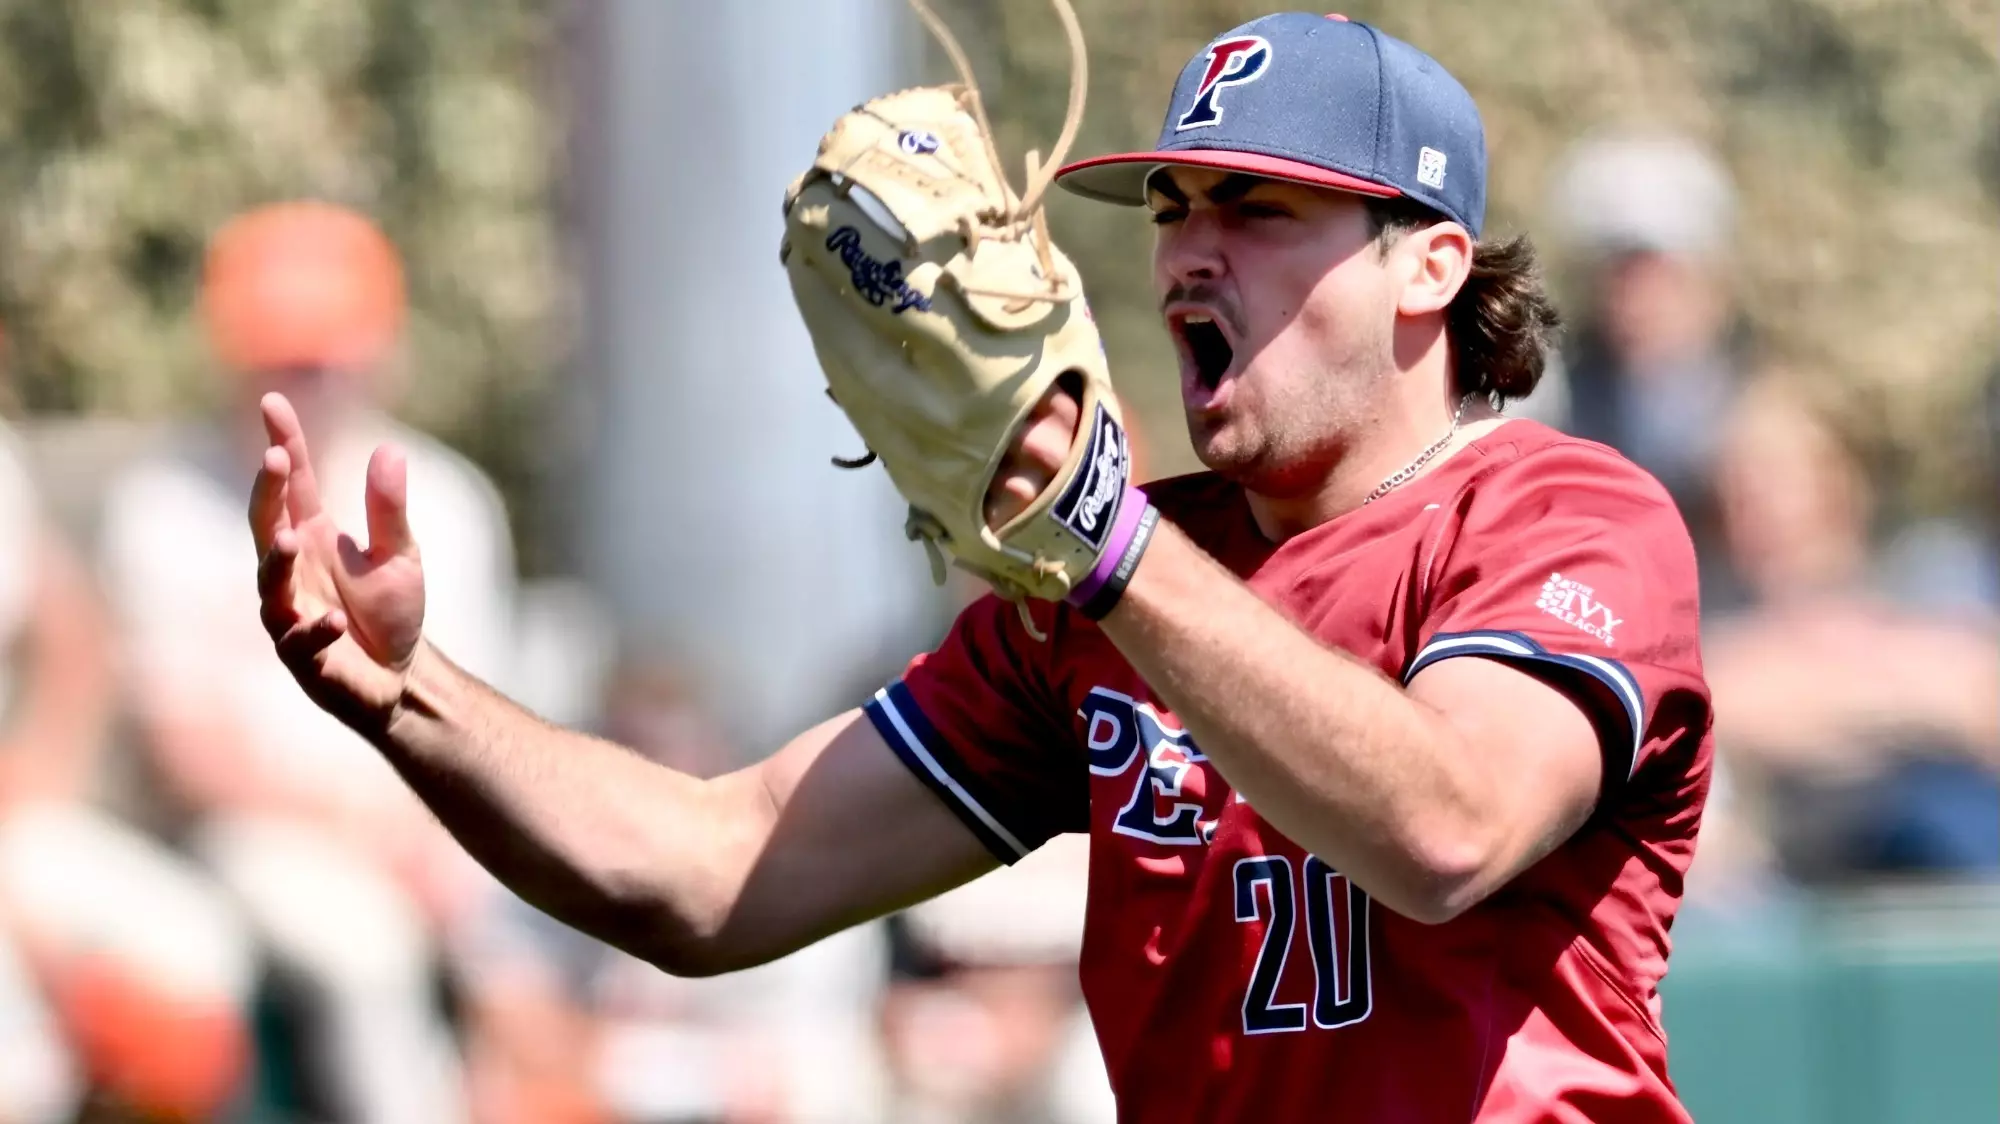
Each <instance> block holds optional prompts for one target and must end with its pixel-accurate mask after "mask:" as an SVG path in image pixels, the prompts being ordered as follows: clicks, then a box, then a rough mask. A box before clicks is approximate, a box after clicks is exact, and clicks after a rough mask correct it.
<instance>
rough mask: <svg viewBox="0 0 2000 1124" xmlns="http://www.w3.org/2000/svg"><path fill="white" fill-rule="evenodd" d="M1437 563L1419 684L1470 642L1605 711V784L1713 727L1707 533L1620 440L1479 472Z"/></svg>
mask: <svg viewBox="0 0 2000 1124" xmlns="http://www.w3.org/2000/svg"><path fill="white" fill-rule="evenodd" d="M1425 573H1426V579H1427V580H1426V587H1427V588H1426V590H1425V595H1424V597H1423V602H1424V610H1423V618H1422V623H1421V626H1420V628H1419V630H1418V645H1417V650H1416V652H1415V654H1414V655H1413V656H1412V658H1411V659H1410V661H1409V663H1408V665H1407V668H1406V670H1405V671H1404V674H1403V681H1404V682H1405V683H1407V682H1409V681H1410V680H1411V679H1413V678H1414V677H1415V676H1416V675H1417V673H1418V672H1421V671H1422V670H1424V669H1425V668H1427V667H1430V666H1431V665H1433V664H1435V663H1437V662H1439V661H1440V660H1446V659H1452V658H1454V657H1459V656H1481V657H1485V658H1488V659H1497V660H1502V661H1504V662H1507V663H1510V664H1514V665H1517V666H1519V667H1521V669H1522V670H1525V671H1528V672H1530V673H1532V674H1534V675H1535V676H1536V677H1537V678H1540V679H1542V680H1543V681H1545V682H1547V683H1549V684H1551V685H1552V686H1555V687H1556V688H1557V689H1559V690H1562V691H1563V692H1564V693H1566V694H1568V695H1570V696H1571V698H1573V699H1574V700H1575V701H1576V703H1577V705H1578V706H1579V707H1581V708H1582V709H1583V710H1584V711H1585V713H1586V714H1588V715H1589V716H1590V717H1591V720H1592V722H1593V724H1594V725H1595V726H1596V727H1597V730H1598V736H1599V741H1600V744H1601V746H1602V749H1603V753H1604V777H1605V788H1606V790H1607V791H1612V790H1615V789H1618V788H1622V787H1623V786H1624V784H1625V783H1626V782H1629V781H1630V780H1631V779H1632V777H1633V776H1634V775H1635V774H1636V773H1637V772H1638V770H1639V769H1640V768H1641V767H1642V765H1644V763H1645V762H1646V760H1647V759H1648V758H1649V757H1650V756H1653V755H1655V754H1658V753H1661V752H1664V751H1665V750H1667V749H1668V748H1670V747H1673V746H1677V745H1679V746H1688V747H1692V746H1693V745H1694V744H1695V743H1696V742H1698V741H1699V740H1700V739H1701V737H1702V735H1704V734H1705V733H1706V732H1707V727H1708V721H1709V703H1708V693H1707V688H1706V686H1705V685H1704V684H1703V682H1702V678H1701V667H1700V657H1699V646H1698V643H1699V616H1700V612H1699V601H1698V594H1697V587H1696V574H1695V557H1694V546H1693V544H1692V542H1691V541H1690V540H1689V538H1688V533H1687V528H1686V525H1685V524H1684V523H1683V521H1682V520H1681V517H1680V514H1679V512H1678V510H1677V509H1676V508H1675V507H1674V505H1673V501H1672V500H1671V499H1669V498H1668V496H1667V494H1666V491H1665V489H1663V488H1662V487H1661V486H1660V485H1659V484H1658V483H1657V482H1656V481H1654V480H1653V478H1652V477H1650V476H1648V475H1646V474H1645V473H1644V472H1643V471H1642V470H1640V469H1639V468H1637V467H1636V466H1634V465H1632V464H1631V463H1630V462H1629V461H1626V460H1625V459H1624V458H1622V457H1620V456H1618V455H1617V454H1616V453H1613V452H1611V451H1610V450H1608V449H1604V448H1603V447H1601V446H1596V445H1591V444H1587V443H1584V442H1564V443H1560V444H1556V445H1551V446H1546V447H1544V448H1542V449H1540V450H1537V451H1535V452H1533V453H1530V454H1527V455H1525V456H1522V457H1521V458H1519V459H1518V460H1515V461H1513V462H1511V463H1508V464H1505V465H1501V466H1499V467H1497V468H1495V469H1494V470H1492V471H1491V472H1490V473H1489V474H1487V475H1485V476H1483V477H1481V478H1479V479H1477V480H1476V481H1475V482H1474V484H1473V485H1472V486H1470V487H1469V488H1468V490H1467V491H1466V492H1464V493H1461V496H1460V500H1459V503H1458V504H1457V508H1456V511H1455V512H1454V519H1453V520H1452V521H1451V522H1450V523H1449V524H1447V526H1446V529H1445V530H1444V531H1443V532H1441V534H1440V536H1439V540H1438V543H1437V549H1436V553H1435V555H1434V558H1433V560H1432V561H1431V563H1430V565H1429V566H1428V567H1427V568H1426V571H1425Z"/></svg>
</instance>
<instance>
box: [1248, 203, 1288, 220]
mask: <svg viewBox="0 0 2000 1124" xmlns="http://www.w3.org/2000/svg"><path fill="white" fill-rule="evenodd" d="M1236 213H1237V214H1238V215H1240V216H1241V217H1243V218H1246V219H1288V218H1291V217H1292V211H1291V208H1289V207H1286V206H1285V205H1284V204H1282V203H1248V202H1245V203H1238V204H1237V205H1236Z"/></svg>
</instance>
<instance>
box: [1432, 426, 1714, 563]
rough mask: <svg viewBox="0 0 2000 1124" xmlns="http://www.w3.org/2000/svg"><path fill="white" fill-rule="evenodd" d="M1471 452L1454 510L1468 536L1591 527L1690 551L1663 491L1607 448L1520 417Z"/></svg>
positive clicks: (1679, 520)
mask: <svg viewBox="0 0 2000 1124" xmlns="http://www.w3.org/2000/svg"><path fill="white" fill-rule="evenodd" d="M1474 451H1475V452H1476V453H1477V455H1478V457H1479V463H1478V464H1477V466H1476V467H1475V468H1474V470H1473V472H1472V473H1471V474H1470V475H1469V476H1468V477H1467V478H1466V480H1465V483H1464V484H1463V486H1462V487H1461V488H1460V490H1459V493H1458V496H1457V502H1456V503H1455V504H1454V505H1453V506H1454V508H1455V509H1456V511H1457V514H1458V515H1459V516H1460V518H1461V520H1462V522H1463V524H1464V527H1465V529H1467V530H1480V531H1493V532H1503V533H1507V534H1510V535H1519V536H1525V537H1528V538H1530V539H1532V538H1534V537H1536V536H1537V535H1539V534H1541V533H1545V532H1555V531H1560V530H1562V529H1564V528H1566V527H1574V526H1575V525H1576V524H1578V523H1593V524H1600V525H1603V526H1605V527H1607V528H1611V527H1615V528H1616V529H1618V530H1619V531H1620V533H1621V534H1625V535H1631V536H1637V537H1641V538H1656V539H1660V540H1663V541H1664V542H1665V543H1666V544H1671V545H1678V544H1683V543H1684V544H1686V546H1687V549H1688V550H1689V551H1690V552H1692V550H1693V544H1692V542H1691V540H1689V537H1688V532H1687V524H1686V522H1685V521H1684V520H1683V519H1682V518H1681V514H1680V509H1679V508H1678V507H1677V506H1676V505H1675V503H1674V501H1673V498H1672V497H1671V496H1670V495H1668V494H1667V489H1666V487H1665V486H1664V485H1662V484H1661V483H1660V482H1659V480H1657V479H1656V478H1654V476H1653V475H1652V474H1651V473H1649V472H1647V471H1646V470H1645V469H1643V468H1641V467H1639V466H1638V465H1637V464H1634V463H1633V462H1632V461H1631V460H1629V459H1627V458H1626V457H1625V456H1624V454H1622V453H1620V452H1618V451H1617V450H1616V449H1613V448H1611V447H1610V446H1608V445H1603V444H1600V443H1598V442H1596V441H1590V440H1586V439H1584V438H1581V437H1573V436H1570V435H1569V434H1566V433H1563V432H1561V431H1559V430H1555V429H1551V428H1550V427H1548V426H1546V425H1543V424H1542V423H1540V422H1537V421H1531V420H1528V419H1525V418H1521V419H1515V420H1512V421H1509V422H1508V423H1507V424H1505V425H1503V426H1501V427H1500V428H1498V429H1496V430H1494V431H1493V432H1492V433H1491V434H1489V435H1488V436H1486V437H1484V438H1481V439H1480V440H1479V441H1478V442H1476V443H1475V445H1474Z"/></svg>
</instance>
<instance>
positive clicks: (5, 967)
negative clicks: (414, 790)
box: [0, 425, 254, 1124]
mask: <svg viewBox="0 0 2000 1124" xmlns="http://www.w3.org/2000/svg"><path fill="white" fill-rule="evenodd" d="M113 692H114V671H113V667H112V659H111V644H110V638H109V632H108V629H107V627H106V622H105V619H104V613H103V612H102V609H101V606H100V604H99V602H98V599H97V596H96V593H95V591H94V590H93V588H92V586H91V582H90V578H89V573H88V570H87V568H86V567H85V566H84V565H83V563H82V562H81V560H80V559H79V558H78V557H77V555H76V553H75V551H74V550H73V549H72V547H71V546H70V544H69V542H68V541H67V539H66V537H65V536H64V535H63V534H62V532H61V530H60V529H59V528H58V527H57V526H56V523H55V521H54V520H53V519H52V518H51V517H50V515H49V513H48V512H47V511H46V510H44V507H43V504H42V502H41V498H40V495H39V490H38V489H37V488H36V486H35V482H34V480H33V479H32V475H31V472H30V470H29V467H28V458H27V456H26V455H25V451H24V450H23V448H22V446H21V445H20V443H19V442H18V441H17V440H16V436H15V434H14V433H13V432H12V430H11V429H10V428H8V427H6V426H4V425H0V1124H44V1122H48V1124H54V1122H57V1121H68V1120H71V1119H73V1118H74V1116H75V1114H76V1113H77V1112H78V1111H79V1108H80V1106H82V1105H84V1104H86V1103H89V1104H94V1105H101V1106H104V1107H107V1108H111V1107H117V1108H121V1109H123V1110H125V1111H129V1112H137V1113H139V1114H140V1115H141V1117H142V1118H146V1119H154V1118H159V1119H174V1120H189V1121H195V1120H206V1119H209V1118H210V1117H211V1116H212V1115H213V1114H214V1113H216V1112H219V1111H221V1110H222V1109H223V1108H224V1107H225V1106H226V1105H227V1104H229V1103H230V1102H232V1101H234V1100H235V1099H236V1097H237V1096H238V1095H239V1094H240V1092H241V1091H242V1089H243V1086H244V1081H245V1078H246V1076H247V1074H248V1053H249V1047H248V1038H249V1034H248V1025H247V1021H246V1017H245V1016H246V1011H247V1006H248V1002H247V1001H248V999H249V995H250V988H251V982H252V977H253V972H254V965H253V960H252V955H251V948H250V946H249V943H248V941H247V939H245V936H244V933H243V931H242V928H241V926H240V925H239V924H238V923H237V922H236V919H235V916H234V913H233V911H232V910H231V909H230V908H229V906H228V903H227V901H226V900H225V899H224V897H223V895H222V894H221V893H220V892H219V891H218V890H217V889H216V888H215V887H214V886H213V885H212V884H210V883H209V882H208V881H207V880H206V879H204V878H203V877H201V875H200V874H199V873H198V871H196V870H195V869H194V868H192V867H191V866H190V865H189V864H187V863H185V862H183V861H181V860H180V859H178V858H177V857H175V856H174V855H173V854H172V853H171V852H169V851H167V850H166V849H165V848H163V847H161V846H160V845H159V844H158V843H157V842H155V841H154V840H152V839H150V838H148V837H147V836H145V835H144V834H143V833H141V832H140V831H139V830H138V829H137V828H135V827H133V826H131V825H128V824H126V823H124V822H123V821H121V820H119V819H118V818H117V817H115V816H114V815H113V814H112V813H111V812H110V811H109V810H107V809H106V808H104V807H102V806H100V805H99V804H98V803H97V802H96V800H95V799H94V798H95V796H96V795H97V793H96V788H97V785H96V781H97V777H98V772H99V765H100V758H101V756H102V751H103V750H104V749H105V747H106V743H107V740H108V737H109V730H110V718H111V715H112V703H113Z"/></svg>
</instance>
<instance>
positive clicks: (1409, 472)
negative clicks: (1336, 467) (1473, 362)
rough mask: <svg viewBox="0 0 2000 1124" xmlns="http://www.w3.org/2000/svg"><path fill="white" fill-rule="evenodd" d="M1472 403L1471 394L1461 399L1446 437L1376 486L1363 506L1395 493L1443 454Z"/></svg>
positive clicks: (1452, 416) (1363, 502)
mask: <svg viewBox="0 0 2000 1124" xmlns="http://www.w3.org/2000/svg"><path fill="white" fill-rule="evenodd" d="M1471 401H1472V395H1470V394H1468V395H1466V396H1465V397H1463V398H1461V399H1459V400H1458V409H1457V410H1455V411H1453V413H1452V415H1451V428H1450V429H1448V430H1446V431H1445V434H1444V436H1443V437H1440V438H1438V439H1437V440H1436V441H1435V442H1433V443H1432V445H1431V447H1430V448H1428V449H1425V450H1424V451H1423V452H1421V453H1418V454H1417V459H1416V460H1413V461H1411V462H1410V463H1408V464H1406V465H1404V466H1403V467H1402V468H1399V469H1397V470H1396V471H1395V472H1394V473H1393V474H1391V475H1390V476H1389V478H1388V479H1386V480H1384V481H1382V482H1381V483H1380V484H1377V485H1375V490H1374V491H1372V492H1370V493H1368V498H1367V499H1365V500H1362V501H1361V503H1362V505H1363V506H1364V507H1365V506H1367V505H1368V504H1371V503H1374V502H1375V501H1376V500H1379V499H1381V498H1382V497H1383V496H1386V495H1388V494H1389V493H1390V492H1393V491H1395V490H1396V488H1397V487H1398V486H1399V485H1402V484H1406V483H1408V482H1409V480H1410V478H1411V477H1412V476H1415V475H1416V474H1417V471H1418V470H1419V469H1421V468H1423V467H1424V465H1426V464H1429V463H1430V459H1431V458H1432V457H1434V456H1437V455H1438V454H1439V453H1441V452H1443V451H1444V447H1445V446H1446V445H1449V444H1451V439H1452V438H1453V437H1456V436H1458V422H1459V419H1460V418H1463V417H1464V416H1465V406H1466V403H1468V402H1471Z"/></svg>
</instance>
